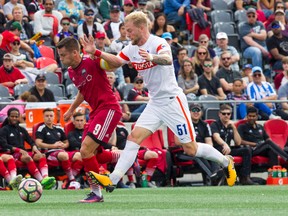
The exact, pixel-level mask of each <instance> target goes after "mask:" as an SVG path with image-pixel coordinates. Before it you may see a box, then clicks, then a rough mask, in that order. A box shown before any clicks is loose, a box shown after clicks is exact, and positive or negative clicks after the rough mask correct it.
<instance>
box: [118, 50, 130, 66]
mask: <svg viewBox="0 0 288 216" xmlns="http://www.w3.org/2000/svg"><path fill="white" fill-rule="evenodd" d="M129 47H130V46H126V47H124V48H123V49H122V50H121V51H120V52H119V54H118V55H117V56H118V57H119V58H121V59H122V62H123V64H127V63H129V62H130V61H131V60H130V58H129V54H128V53H129Z"/></svg>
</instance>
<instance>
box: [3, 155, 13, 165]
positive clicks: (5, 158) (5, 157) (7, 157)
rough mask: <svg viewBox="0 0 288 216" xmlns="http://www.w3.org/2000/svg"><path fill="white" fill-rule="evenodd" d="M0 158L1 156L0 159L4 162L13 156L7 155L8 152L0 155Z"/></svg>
mask: <svg viewBox="0 0 288 216" xmlns="http://www.w3.org/2000/svg"><path fill="white" fill-rule="evenodd" d="M1 158H2V160H3V161H4V162H5V163H6V162H7V161H8V160H10V159H12V158H13V156H12V155H8V154H5V155H1Z"/></svg>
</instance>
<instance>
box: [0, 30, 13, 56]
mask: <svg viewBox="0 0 288 216" xmlns="http://www.w3.org/2000/svg"><path fill="white" fill-rule="evenodd" d="M1 35H2V37H3V38H2V43H1V45H0V48H1V49H3V50H5V51H7V52H10V50H11V47H10V41H11V39H12V38H13V37H14V36H15V34H13V33H12V32H10V31H8V30H6V31H4V32H2V34H1Z"/></svg>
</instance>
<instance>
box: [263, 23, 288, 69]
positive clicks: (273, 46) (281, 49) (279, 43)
mask: <svg viewBox="0 0 288 216" xmlns="http://www.w3.org/2000/svg"><path fill="white" fill-rule="evenodd" d="M271 28H272V32H273V36H272V37H270V38H268V39H267V47H268V50H269V52H270V53H271V55H272V69H274V70H283V67H282V59H283V58H284V57H286V56H287V55H288V50H287V49H286V47H287V46H288V37H286V36H284V35H283V34H282V30H281V26H280V24H279V22H278V21H274V22H272V24H271Z"/></svg>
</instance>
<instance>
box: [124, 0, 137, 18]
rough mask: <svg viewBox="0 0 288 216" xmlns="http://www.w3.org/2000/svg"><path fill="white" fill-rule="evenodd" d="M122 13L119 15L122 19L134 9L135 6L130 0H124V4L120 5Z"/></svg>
mask: <svg viewBox="0 0 288 216" xmlns="http://www.w3.org/2000/svg"><path fill="white" fill-rule="evenodd" d="M122 9H123V13H121V15H120V19H121V20H122V21H124V18H125V16H127V15H128V14H130V13H132V12H133V11H134V10H135V6H134V3H133V1H132V0H124V5H123V7H122Z"/></svg>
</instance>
